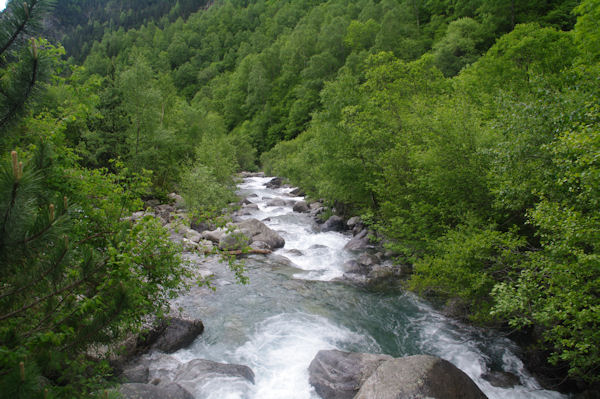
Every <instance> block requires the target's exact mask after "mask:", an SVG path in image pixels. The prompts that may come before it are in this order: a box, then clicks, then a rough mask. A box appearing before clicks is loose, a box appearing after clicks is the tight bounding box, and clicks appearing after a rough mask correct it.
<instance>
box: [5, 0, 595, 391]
mask: <svg viewBox="0 0 600 399" xmlns="http://www.w3.org/2000/svg"><path fill="white" fill-rule="evenodd" d="M52 3H53V2H49V1H44V0H30V1H29V2H28V3H26V2H24V1H22V0H12V1H11V2H9V4H8V8H7V10H6V11H4V13H3V14H2V17H1V20H0V24H1V31H0V45H1V46H2V48H1V50H0V57H1V63H0V74H1V78H0V84H1V86H0V113H1V115H0V118H1V119H0V150H1V151H0V155H1V159H2V165H3V169H2V174H1V175H0V185H2V189H1V190H0V195H1V197H0V217H1V218H2V221H1V222H0V223H1V225H0V229H1V230H2V235H1V236H0V263H1V264H2V268H1V269H0V281H1V282H2V283H1V284H0V322H1V324H0V353H1V354H2V356H1V357H0V386H3V387H7V389H6V390H5V391H4V392H6V393H9V394H10V396H12V397H31V396H32V395H33V394H34V393H35V392H41V391H43V390H44V389H46V390H47V391H48V392H49V394H48V396H47V397H72V396H73V395H74V394H75V393H76V392H78V393H81V392H85V393H86V394H87V393H91V392H98V389H99V387H101V386H103V384H105V380H104V377H106V376H108V375H110V370H109V369H108V367H107V364H106V363H97V362H90V361H89V360H86V356H85V354H86V350H87V349H88V348H89V347H91V346H94V345H98V344H101V343H103V342H107V341H110V340H113V339H115V338H117V337H119V336H121V335H122V334H124V333H126V332H128V331H131V330H135V329H137V328H139V327H140V325H141V321H142V319H143V316H144V315H145V314H146V313H149V312H151V311H153V310H155V309H156V308H161V307H164V305H165V304H166V301H167V299H168V298H169V297H170V296H172V295H174V294H175V292H176V290H177V288H178V287H180V286H181V283H182V280H183V279H184V274H185V272H184V271H183V270H184V269H182V268H181V267H180V266H179V265H180V261H179V258H178V255H177V253H178V252H177V248H176V246H174V245H173V244H172V243H170V242H169V240H168V237H167V236H166V233H165V232H164V231H163V230H162V228H161V227H160V226H158V225H156V224H155V223H153V221H152V220H150V219H148V220H145V221H143V222H142V223H138V224H135V225H132V224H131V223H129V222H128V221H127V220H126V219H124V216H126V215H127V214H128V213H130V212H133V211H136V210H139V209H141V208H142V207H143V206H144V202H143V200H147V199H149V198H159V199H162V200H165V199H166V194H167V193H168V192H170V191H173V190H176V191H178V192H180V193H181V194H182V196H183V197H184V199H185V200H186V203H187V204H188V206H189V207H190V208H191V209H193V210H194V211H195V212H196V215H197V217H199V218H205V217H211V216H214V215H216V214H218V213H219V212H220V211H221V210H222V209H223V208H225V207H227V205H228V204H229V203H230V202H231V201H232V200H233V199H234V198H235V197H234V195H233V184H234V181H233V178H232V176H233V174H234V173H235V172H236V171H240V170H257V169H258V168H259V167H260V168H263V169H264V170H265V171H266V172H267V173H272V174H277V175H280V176H283V177H286V178H288V179H289V181H290V182H292V183H293V184H296V185H299V186H300V187H302V188H303V189H304V190H306V192H307V193H308V194H309V195H310V196H312V197H313V198H323V199H325V200H326V201H327V202H328V203H329V204H330V206H331V207H332V208H335V209H336V210H337V212H339V213H342V214H344V215H347V216H351V215H361V217H362V219H363V220H365V221H366V222H367V223H369V225H370V226H371V227H372V228H373V229H374V230H375V231H377V233H378V236H379V237H385V240H386V242H387V244H386V245H387V246H388V247H389V249H390V250H392V251H394V253H395V254H396V262H397V263H398V264H409V265H412V268H413V274H412V276H411V277H410V278H409V279H408V280H407V281H406V282H404V284H405V286H406V287H407V288H409V289H412V290H415V291H417V292H420V293H424V294H427V295H429V296H431V297H432V298H434V300H436V301H439V302H440V303H443V302H444V301H458V302H459V303H460V305H461V307H462V309H463V314H464V317H465V318H468V319H470V320H471V321H472V322H474V323H478V324H482V325H487V326H492V327H495V328H499V329H504V330H506V331H512V332H513V333H515V332H518V333H519V334H520V335H522V336H526V337H527V338H528V341H527V342H528V346H527V348H526V349H527V350H528V351H530V352H532V353H536V354H541V357H542V359H543V361H540V362H539V363H538V364H537V366H539V367H540V368H546V367H547V368H548V373H551V374H554V375H556V376H559V377H560V378H562V377H564V376H568V377H569V379H570V380H571V381H577V382H578V383H581V384H593V383H597V382H598V381H599V380H600V373H599V372H598V368H599V366H600V349H599V348H600V299H599V298H600V248H599V247H598V245H599V243H600V208H599V205H600V191H599V189H600V85H599V84H598V82H599V78H600V63H599V62H600V1H599V0H583V1H576V0H553V1H534V0H528V1H520V2H515V1H513V0H487V1H486V0H456V1H445V0H381V1H376V0H353V1H351V0H294V1H291V0H288V1H281V0H280V1H269V0H256V1H247V0H221V1H216V2H214V4H212V5H211V6H210V7H208V8H206V9H204V7H205V5H206V4H207V2H204V1H195V2H194V1H181V0H179V1H178V2H176V3H175V2H171V1H169V2H167V1H160V2H159V1H147V2H144V3H148V4H147V7H140V6H139V2H135V3H136V4H135V8H134V7H133V3H134V2H115V1H112V0H106V1H98V0H95V1H66V0H64V1H63V0H59V1H57V2H56V4H55V5H54V8H52V5H53V4H52ZM117 3H118V6H117ZM173 3H174V4H173ZM196 10H198V11H197V12H195V11H196ZM44 20H45V21H46V23H43V22H44ZM48 21H59V22H58V23H54V24H53V23H51V22H50V23H48ZM65 21H68V23H66V22H65ZM57 24H58V25H57ZM53 26H54V27H56V26H61V30H60V31H58V30H56V29H55V28H54V31H52V30H53ZM41 32H45V34H46V35H47V36H48V37H51V38H53V39H60V40H59V41H56V40H47V39H44V38H43V37H42V36H41ZM61 42H62V43H63V44H64V47H63V46H62V45H61ZM65 49H66V51H65ZM84 56H85V60H83V57H84ZM79 61H81V62H79ZM140 242H144V243H146V244H148V245H143V246H140V245H138V244H139V243H140ZM140 281H143V282H144V283H143V284H140ZM538 357H539V356H538ZM546 362H547V363H546ZM40 376H43V381H44V382H43V383H42V384H40V381H41V380H40Z"/></svg>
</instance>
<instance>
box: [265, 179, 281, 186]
mask: <svg viewBox="0 0 600 399" xmlns="http://www.w3.org/2000/svg"><path fill="white" fill-rule="evenodd" d="M282 184H283V180H281V177H274V178H272V179H271V180H270V181H269V182H268V183H267V184H265V186H266V187H267V188H279V187H281V185H282Z"/></svg>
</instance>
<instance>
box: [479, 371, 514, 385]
mask: <svg viewBox="0 0 600 399" xmlns="http://www.w3.org/2000/svg"><path fill="white" fill-rule="evenodd" d="M481 378H483V379H484V380H486V381H487V382H489V383H490V384H492V385H493V386H495V387H499V388H512V387H514V386H515V385H519V384H520V383H521V380H520V379H519V377H518V376H516V375H514V374H513V373H508V372H506V371H488V372H487V373H483V374H482V375H481Z"/></svg>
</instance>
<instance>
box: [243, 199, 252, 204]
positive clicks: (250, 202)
mask: <svg viewBox="0 0 600 399" xmlns="http://www.w3.org/2000/svg"><path fill="white" fill-rule="evenodd" d="M252 203H253V202H252V201H250V200H249V199H248V198H244V199H243V200H242V202H241V204H242V205H250V204H252Z"/></svg>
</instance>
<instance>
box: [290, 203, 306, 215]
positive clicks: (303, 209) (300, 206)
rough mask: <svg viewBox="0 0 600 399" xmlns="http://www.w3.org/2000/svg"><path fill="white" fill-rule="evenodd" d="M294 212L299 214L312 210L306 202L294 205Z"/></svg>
mask: <svg viewBox="0 0 600 399" xmlns="http://www.w3.org/2000/svg"><path fill="white" fill-rule="evenodd" d="M292 209H293V211H294V212H298V213H306V212H308V211H309V210H310V208H309V207H308V204H307V203H306V201H298V202H296V203H295V204H294V207H293V208H292Z"/></svg>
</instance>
